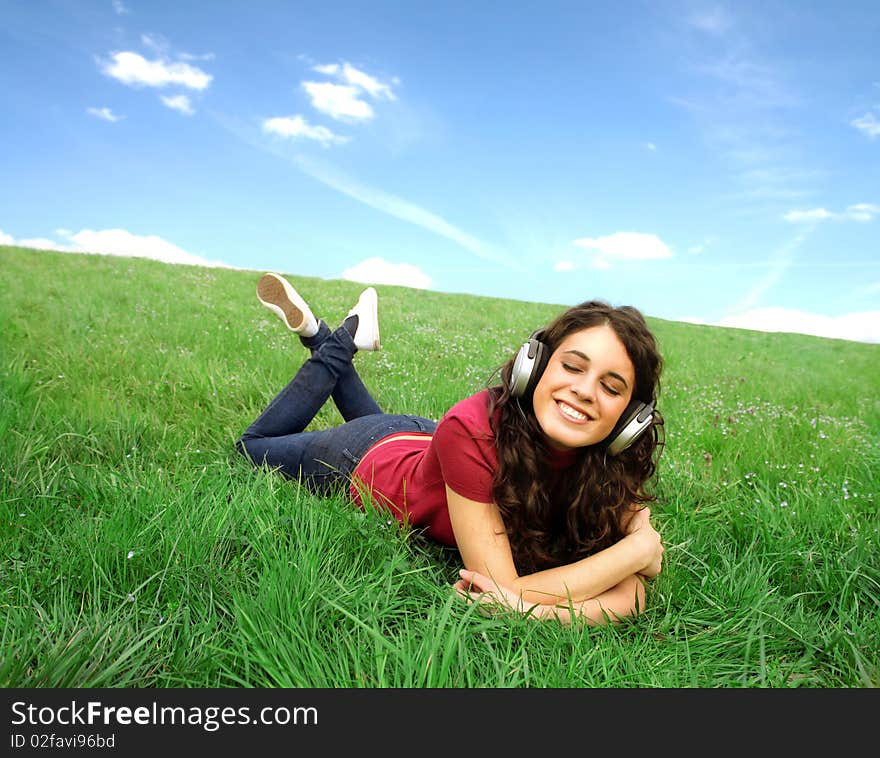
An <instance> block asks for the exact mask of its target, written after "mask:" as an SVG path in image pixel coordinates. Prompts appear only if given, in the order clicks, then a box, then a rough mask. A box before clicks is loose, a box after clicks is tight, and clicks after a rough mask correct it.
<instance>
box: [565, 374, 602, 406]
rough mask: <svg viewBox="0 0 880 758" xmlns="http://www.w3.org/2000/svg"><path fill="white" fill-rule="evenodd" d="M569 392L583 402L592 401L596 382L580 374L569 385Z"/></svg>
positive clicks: (587, 375) (586, 375)
mask: <svg viewBox="0 0 880 758" xmlns="http://www.w3.org/2000/svg"><path fill="white" fill-rule="evenodd" d="M571 391H572V392H574V394H575V395H577V396H578V397H579V398H581V399H583V400H590V401H591V400H593V399H594V398H595V396H596V380H595V378H594V377H591V376H590V375H589V374H580V375H579V376H577V377H576V378H575V379H574V380H573V381H572V383H571Z"/></svg>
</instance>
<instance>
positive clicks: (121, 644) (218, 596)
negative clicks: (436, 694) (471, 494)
mask: <svg viewBox="0 0 880 758" xmlns="http://www.w3.org/2000/svg"><path fill="white" fill-rule="evenodd" d="M294 266H295V261H291V268H292V270H290V271H288V272H286V273H289V274H290V276H291V279H292V281H294V282H295V283H296V286H297V288H298V289H299V290H300V292H301V293H302V294H303V295H304V297H305V298H306V300H307V301H308V302H310V303H312V304H313V305H314V307H315V310H316V311H318V315H319V316H322V317H324V318H325V319H326V320H327V321H328V323H330V324H332V325H335V324H336V323H338V322H339V321H340V320H341V319H342V318H343V317H344V316H345V314H346V312H347V310H348V308H349V307H350V305H351V304H352V303H354V301H355V300H356V298H357V295H358V293H359V292H360V290H361V289H362V285H359V284H357V283H354V282H347V281H327V280H319V279H310V278H303V277H298V276H297V275H296V271H295V269H294V268H293V267H294ZM260 273H261V272H251V271H240V270H231V269H219V268H211V269H209V268H200V267H190V266H173V265H167V264H162V263H159V262H156V261H149V260H141V259H131V258H118V257H109V256H97V255H82V254H65V253H57V252H50V251H35V250H25V249H21V248H12V247H0V467H2V471H0V524H2V528H0V619H2V624H0V630H2V631H0V685H2V686H4V687H131V688H143V687H187V688H189V687H322V688H323V687H336V688H339V687H341V688H387V687H395V688H396V687H420V688H423V687H442V688H461V687H476V688H525V687H530V688H531V687H548V688H563V687H565V688H568V687H575V688H582V687H614V688H635V687H676V688H680V687H700V688H798V687H800V688H867V687H875V686H877V685H878V684H880V620H878V608H880V550H878V546H880V515H878V503H877V497H878V487H877V472H878V471H880V466H878V463H880V461H878V457H880V456H878V450H880V449H878V440H880V434H878V433H880V396H878V391H877V389H878V383H877V375H878V370H880V345H869V344H860V343H855V342H848V341H844V340H829V339H821V338H817V337H808V336H803V335H793V334H769V333H759V332H750V331H744V330H735V329H722V328H715V327H709V326H699V325H694V324H684V323H677V322H670V321H663V320H659V319H654V318H649V323H650V324H651V326H652V328H653V329H654V331H655V334H656V335H657V337H658V339H659V342H660V345H661V349H662V352H663V354H664V358H665V363H666V368H665V371H664V375H663V382H662V392H661V395H660V402H659V407H660V409H661V411H662V413H663V415H664V418H665V429H666V446H665V449H664V451H663V454H662V456H661V458H660V463H659V477H658V479H657V482H656V486H655V492H656V494H657V496H658V502H657V503H656V504H655V505H654V506H653V508H652V510H653V513H654V521H655V523H656V525H657V528H658V530H659V531H660V532H661V534H662V535H663V538H664V544H665V545H666V553H665V556H664V570H663V572H662V573H661V575H660V576H659V577H658V578H657V579H656V580H654V581H653V582H652V583H651V585H650V587H649V591H648V602H647V608H646V609H645V611H644V612H643V613H642V614H641V615H640V616H639V617H638V618H636V619H633V620H631V621H627V622H625V623H622V624H619V625H614V626H608V627H587V626H579V625H575V626H563V625H561V624H558V623H556V622H547V621H544V622H537V621H534V620H532V619H529V618H523V617H520V616H516V615H513V614H501V615H495V616H491V617H486V616H484V615H482V614H480V613H479V612H477V610H476V609H475V608H473V607H471V606H468V605H467V604H466V603H464V602H463V601H462V600H461V599H460V598H459V597H457V596H456V595H455V593H454V592H452V590H451V584H452V582H453V581H455V579H456V578H457V577H456V572H457V568H458V562H457V555H456V554H455V552H454V551H450V550H445V549H441V548H439V547H437V546H435V545H432V544H430V543H429V542H427V541H426V540H424V539H423V538H422V537H421V536H420V535H419V534H418V533H417V532H414V531H412V530H404V529H401V528H400V527H399V526H398V525H397V523H396V522H392V521H391V520H390V519H389V518H387V517H386V514H383V513H381V512H378V511H373V510H370V511H368V512H362V511H360V510H358V509H356V508H354V507H353V506H351V505H350V504H349V503H348V502H346V501H345V500H344V499H343V498H317V497H314V496H312V495H310V494H308V493H307V492H305V491H304V490H303V489H301V488H300V487H299V486H298V485H297V484H296V483H295V482H292V481H288V480H285V479H283V478H282V477H281V476H280V475H279V474H277V473H273V472H271V471H265V470H258V469H255V468H253V467H251V466H250V465H249V464H248V463H247V462H246V461H245V460H244V459H243V458H241V457H240V456H239V455H238V454H237V453H235V452H234V449H233V444H234V441H235V440H236V439H237V437H238V436H239V435H240V433H241V432H242V431H243V429H244V428H245V427H246V426H247V424H248V423H250V421H251V420H252V419H253V418H254V417H255V416H256V415H257V414H258V413H259V412H260V411H261V410H262V408H263V407H264V406H265V405H266V403H267V402H268V401H269V400H270V399H271V398H272V397H273V396H274V394H275V393H276V392H277V391H278V390H279V389H280V388H281V387H282V386H283V384H284V383H285V382H286V381H287V380H288V379H289V378H290V376H292V374H293V373H294V372H295V370H296V368H297V367H298V366H299V364H300V363H301V362H302V360H304V358H305V356H306V351H305V350H304V349H303V348H302V347H301V346H300V345H299V343H298V341H297V340H296V339H295V337H294V336H292V335H291V333H290V332H288V331H287V330H286V329H285V328H284V327H283V325H282V324H281V323H280V321H278V319H277V318H275V316H273V315H272V314H271V313H269V312H268V311H267V310H266V309H264V308H263V307H262V306H260V304H259V302H258V301H257V299H256V297H255V294H254V288H255V285H256V281H257V279H258V278H259V274H260ZM282 273H285V272H282ZM377 289H378V291H379V297H380V314H381V322H382V342H383V349H382V350H381V351H379V352H377V353H367V354H360V355H358V356H357V358H356V360H357V365H358V368H359V370H360V372H361V375H362V376H363V377H364V380H365V382H366V384H367V386H368V387H370V388H371V390H372V391H373V393H374V395H375V396H376V398H377V400H378V402H379V403H380V405H381V406H382V407H383V409H384V410H386V411H388V412H400V413H414V414H419V415H424V416H428V417H431V418H435V419H436V418H439V417H440V416H442V414H443V413H444V412H445V410H446V409H447V408H448V407H449V406H450V405H452V404H453V403H454V402H456V401H457V400H459V399H461V398H462V397H465V396H466V395H467V394H469V393H472V392H475V391H477V390H479V389H481V388H483V387H485V386H487V384H490V383H492V382H493V381H494V380H495V375H494V372H495V370H496V369H497V367H498V366H499V365H500V364H502V363H503V362H504V361H505V360H507V359H508V358H509V356H510V355H511V354H512V353H513V351H515V350H516V348H517V347H518V346H519V345H520V344H521V343H522V341H523V340H524V339H526V338H527V337H528V335H529V333H530V332H531V331H532V330H533V329H535V328H537V327H539V326H541V325H543V324H544V323H546V322H547V321H548V320H550V319H551V318H552V317H553V316H554V315H555V314H556V313H558V312H559V311H560V310H561V309H562V306H561V305H558V304H556V305H554V304H545V303H526V302H514V301H511V300H502V299H493V298H485V297H474V296H467V295H453V294H443V293H438V292H426V291H417V290H411V289H406V288H401V287H392V286H381V285H380V286H378V287H377ZM590 297H602V293H601V292H589V291H585V293H584V299H588V298H590ZM632 304H634V305H636V306H638V305H639V303H638V302H634V303H632ZM338 421H340V418H339V417H338V414H337V412H336V410H335V409H334V408H332V407H329V406H328V407H327V408H325V410H324V411H322V413H321V414H320V415H319V417H318V418H317V419H316V421H315V425H316V427H318V426H324V425H331V424H335V423H337V422H338Z"/></svg>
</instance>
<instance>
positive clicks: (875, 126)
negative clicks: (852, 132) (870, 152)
mask: <svg viewBox="0 0 880 758" xmlns="http://www.w3.org/2000/svg"><path fill="white" fill-rule="evenodd" d="M849 124H850V126H854V127H855V128H856V129H858V130H859V131H860V132H862V133H863V134H864V135H865V136H866V137H868V138H869V139H874V137H880V121H878V120H877V117H876V116H875V115H874V114H873V113H866V114H865V115H864V116H860V117H859V118H856V119H853V120H852V121H850V122H849Z"/></svg>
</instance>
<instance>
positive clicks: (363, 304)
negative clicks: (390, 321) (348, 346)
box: [346, 287, 380, 350]
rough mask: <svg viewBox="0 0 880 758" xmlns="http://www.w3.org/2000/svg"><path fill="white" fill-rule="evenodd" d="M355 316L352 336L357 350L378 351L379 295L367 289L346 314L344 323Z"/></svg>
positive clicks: (370, 288)
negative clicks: (355, 322) (355, 323)
mask: <svg viewBox="0 0 880 758" xmlns="http://www.w3.org/2000/svg"><path fill="white" fill-rule="evenodd" d="M352 316H357V326H356V328H355V332H354V335H352V336H353V339H354V345H355V347H356V348H357V349H358V350H378V349H379V347H380V344H379V295H378V294H377V293H376V290H375V289H373V288H372V287H368V288H367V289H365V290H364V291H363V292H361V296H360V297H359V298H358V301H357V303H356V304H355V306H354V308H352V309H351V310H350V311H349V312H348V316H346V321H347V320H348V319H349V318H351V317H352Z"/></svg>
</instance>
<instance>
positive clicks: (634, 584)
mask: <svg viewBox="0 0 880 758" xmlns="http://www.w3.org/2000/svg"><path fill="white" fill-rule="evenodd" d="M459 576H460V577H461V578H460V579H459V580H458V581H457V582H456V583H455V585H454V586H455V589H456V590H457V591H458V592H459V593H461V594H462V595H463V596H464V597H466V598H467V599H469V600H470V601H472V602H475V603H479V604H481V605H484V606H485V607H486V608H487V609H492V608H501V609H504V610H513V611H517V612H520V613H528V614H529V616H530V617H531V618H536V619H548V618H555V619H557V620H559V621H560V622H562V623H563V624H571V623H574V622H575V621H585V622H586V623H588V624H592V625H599V624H606V623H608V622H611V623H617V622H618V621H621V620H622V619H624V618H628V617H630V616H634V615H636V614H637V613H639V612H640V611H641V610H643V609H644V607H645V587H644V584H643V581H642V579H641V578H640V577H638V576H630V577H627V578H626V579H624V580H623V581H622V582H620V584H617V585H615V586H614V587H612V588H611V589H609V590H606V591H605V592H603V593H601V594H600V595H598V596H596V597H594V598H591V599H590V600H584V601H582V602H579V603H576V602H570V603H565V604H559V605H542V604H540V603H528V602H526V601H525V600H524V599H523V597H522V595H521V594H519V595H518V594H517V593H516V592H514V591H513V590H509V589H506V588H504V587H500V586H498V585H496V584H495V583H494V582H492V580H491V579H489V577H487V576H484V575H483V574H478V573H476V572H474V571H468V570H466V569H462V570H461V571H460V572H459Z"/></svg>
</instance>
